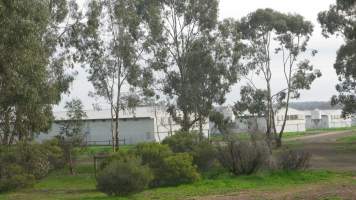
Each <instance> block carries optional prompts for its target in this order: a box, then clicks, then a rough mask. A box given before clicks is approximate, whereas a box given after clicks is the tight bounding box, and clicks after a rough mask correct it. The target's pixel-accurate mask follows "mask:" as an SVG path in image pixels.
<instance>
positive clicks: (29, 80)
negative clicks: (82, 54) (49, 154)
mask: <svg viewBox="0 0 356 200" xmlns="http://www.w3.org/2000/svg"><path fill="white" fill-rule="evenodd" d="M76 10H77V5H76V3H75V2H74V1H67V0H26V1H19V0H14V1H8V0H0V27H1V28H0V93H1V95H0V121H1V125H0V142H1V144H3V145H9V144H13V143H16V142H18V141H28V140H31V139H33V137H34V136H35V134H36V133H40V132H45V131H46V130H47V129H48V128H49V127H50V125H51V119H52V105H53V104H57V103H58V102H59V101H60V99H61V94H62V93H63V92H66V91H67V90H68V87H69V83H70V82H71V80H72V79H73V77H72V76H71V75H72V74H70V73H67V69H68V68H70V67H73V65H72V63H73V58H75V57H73V55H74V54H73V52H72V51H70V50H69V49H70V47H72V46H73V45H74V43H75V35H76V30H77V28H78V27H77V25H78V23H77V22H78V21H79V20H80V18H81V15H80V12H77V11H76Z"/></svg>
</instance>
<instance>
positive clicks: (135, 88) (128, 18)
mask: <svg viewBox="0 0 356 200" xmlns="http://www.w3.org/2000/svg"><path fill="white" fill-rule="evenodd" d="M139 13H140V7H139V1H138V0H130V1H128V0H90V1H89V2H88V11H87V14H86V16H87V22H86V23H84V24H83V29H82V35H81V40H80V41H79V44H78V48H79V50H80V52H81V53H82V54H81V58H80V61H81V62H82V63H83V64H84V65H86V66H88V73H89V77H88V79H89V81H90V82H91V83H92V85H93V86H94V92H92V93H91V94H92V95H93V96H97V97H103V98H104V99H105V100H106V101H107V103H108V104H109V105H110V110H111V128H112V141H113V143H112V144H113V150H114V151H115V149H117V148H118V147H119V141H120V140H119V137H120V136H119V118H120V112H122V111H124V110H130V109H132V108H134V107H135V106H136V105H137V104H138V102H139V98H140V95H141V94H144V95H151V94H152V92H150V91H149V89H148V88H149V86H150V85H151V79H152V73H151V71H150V70H149V69H148V68H146V67H145V66H144V63H143V62H142V60H141V59H142V55H143V53H144V52H145V44H146V42H145V40H144V39H145V31H144V29H143V28H142V25H141V24H142V23H141V22H142V20H141V15H139Z"/></svg>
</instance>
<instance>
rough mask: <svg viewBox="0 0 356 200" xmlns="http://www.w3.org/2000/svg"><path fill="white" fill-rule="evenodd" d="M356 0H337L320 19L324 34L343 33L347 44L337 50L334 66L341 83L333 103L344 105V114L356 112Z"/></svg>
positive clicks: (327, 35) (337, 87)
mask: <svg viewBox="0 0 356 200" xmlns="http://www.w3.org/2000/svg"><path fill="white" fill-rule="evenodd" d="M355 5H356V1H355V0H344V1H340V0H337V1H336V4H334V5H331V6H330V8H329V10H328V11H324V12H320V13H319V15H318V20H319V22H320V24H321V27H322V29H323V32H322V33H323V35H324V36H325V37H329V36H330V35H334V34H336V35H342V36H343V38H344V40H345V44H343V45H342V46H341V47H340V49H339V50H338V52H337V57H336V62H335V64H334V68H335V70H336V74H337V76H338V80H339V84H338V85H337V86H336V90H337V91H338V92H339V95H338V96H333V98H332V104H334V105H337V104H341V105H343V106H344V108H343V115H344V116H347V115H349V114H353V113H355V111H356V110H355V108H356V106H355V105H356V96H355V93H356V91H355V77H356V70H355V69H356V53H355V52H356V51H355V50H356V25H355V22H356V19H355V17H356V14H355V13H356V9H355Z"/></svg>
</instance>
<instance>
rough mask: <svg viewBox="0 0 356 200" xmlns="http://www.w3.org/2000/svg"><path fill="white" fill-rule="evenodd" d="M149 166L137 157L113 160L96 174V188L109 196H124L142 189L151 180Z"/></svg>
mask: <svg viewBox="0 0 356 200" xmlns="http://www.w3.org/2000/svg"><path fill="white" fill-rule="evenodd" d="M152 178H153V175H152V172H151V170H150V169H149V167H147V166H143V165H141V161H140V160H138V159H130V160H127V161H123V160H115V161H113V162H111V163H110V164H108V165H107V166H105V168H104V169H103V170H102V171H100V172H99V174H98V176H97V189H98V190H99V191H101V192H104V193H106V194H108V195H110V196H112V195H114V196H126V195H129V194H133V193H137V192H140V191H143V190H144V189H145V188H146V187H147V186H148V184H149V182H150V181H151V180H152Z"/></svg>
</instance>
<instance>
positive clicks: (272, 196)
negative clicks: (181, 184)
mask: <svg viewBox="0 0 356 200" xmlns="http://www.w3.org/2000/svg"><path fill="white" fill-rule="evenodd" d="M330 198H338V199H345V200H346V199H347V200H356V185H352V184H349V185H345V184H341V185H313V186H308V187H299V188H293V189H288V190H282V191H278V190H273V191H243V192H240V193H236V194H229V195H219V196H209V197H200V198H196V200H326V199H330Z"/></svg>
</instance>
